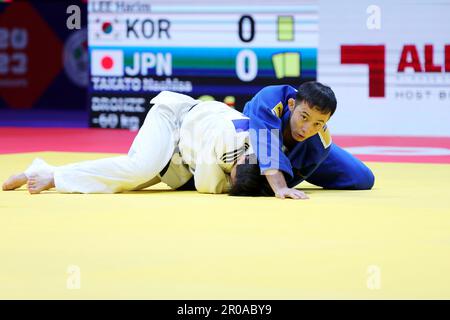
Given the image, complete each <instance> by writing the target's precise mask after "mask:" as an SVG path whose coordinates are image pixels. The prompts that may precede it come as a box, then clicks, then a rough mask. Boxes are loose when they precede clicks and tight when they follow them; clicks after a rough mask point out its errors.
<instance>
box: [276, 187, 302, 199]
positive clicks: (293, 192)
mask: <svg viewBox="0 0 450 320" xmlns="http://www.w3.org/2000/svg"><path fill="white" fill-rule="evenodd" d="M275 196H276V197H277V198H280V199H285V198H291V199H302V200H305V199H309V197H308V196H307V195H306V194H305V193H304V192H303V191H300V190H297V189H294V188H281V189H279V190H277V192H276V193H275Z"/></svg>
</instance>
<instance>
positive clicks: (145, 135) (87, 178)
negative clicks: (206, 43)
mask: <svg viewBox="0 0 450 320" xmlns="http://www.w3.org/2000/svg"><path fill="white" fill-rule="evenodd" d="M199 102H200V101H198V100H195V99H193V98H191V97H189V96H186V95H183V94H179V93H175V92H169V91H162V92H161V93H160V94H158V95H157V96H156V97H155V98H153V99H152V100H151V103H153V104H154V106H153V107H152V108H151V109H150V111H149V112H148V114H147V116H146V118H145V121H144V124H143V125H142V127H141V129H140V130H139V132H138V134H137V136H136V137H135V139H134V141H133V144H132V146H131V148H130V150H129V152H128V154H127V155H123V156H118V157H112V158H106V159H99V160H92V161H83V162H79V163H74V164H69V165H64V166H59V167H54V166H50V165H48V164H47V163H45V162H44V161H43V160H41V159H36V160H35V161H33V163H32V165H31V166H30V167H29V168H28V169H27V170H26V171H25V175H26V176H27V177H30V176H31V175H33V174H39V173H40V172H44V171H49V172H53V174H54V181H55V187H56V190H57V191H58V192H63V193H116V192H122V191H127V190H138V189H142V188H145V187H148V186H150V185H152V184H155V183H158V182H160V181H161V177H160V176H159V173H160V172H161V170H162V169H163V168H164V167H165V166H166V165H167V164H168V163H169V161H170V160H171V158H172V156H175V155H177V154H176V153H175V155H174V151H175V148H176V147H177V145H178V141H179V130H180V127H181V123H182V121H183V119H184V116H185V115H186V114H187V112H188V111H189V109H190V108H191V107H192V106H194V105H195V104H197V103H199ZM172 167H173V166H172V164H171V166H170V168H172ZM172 175H173V174H172ZM175 176H176V178H177V179H178V180H182V181H176V182H173V183H170V182H169V183H168V184H169V185H170V186H171V187H174V188H176V187H179V186H181V185H182V184H184V182H186V181H188V180H189V178H190V177H191V176H192V175H191V174H190V172H189V171H188V169H186V170H185V171H183V172H182V174H181V175H180V174H178V175H175ZM162 180H163V181H164V179H162ZM164 182H166V181H164Z"/></svg>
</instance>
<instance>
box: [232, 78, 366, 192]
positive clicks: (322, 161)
mask: <svg viewBox="0 0 450 320" xmlns="http://www.w3.org/2000/svg"><path fill="white" fill-rule="evenodd" d="M336 105H337V102H336V97H335V95H334V92H333V91H332V90H331V88H329V87H327V86H325V85H323V84H321V83H319V82H306V83H304V84H302V85H301V86H300V87H299V88H298V90H296V89H295V88H293V87H291V86H289V85H276V86H268V87H265V88H263V89H262V90H261V91H259V92H258V93H257V94H256V95H255V96H254V97H253V99H252V100H250V101H249V102H247V103H246V105H245V107H244V111H243V113H244V115H246V116H247V117H249V118H250V141H251V144H252V146H253V149H254V152H255V155H254V156H253V158H252V155H246V157H245V158H243V159H239V160H238V165H237V167H236V177H235V179H236V183H235V184H234V186H233V188H232V189H231V191H230V194H231V195H242V196H244V195H245V196H264V195H265V196H269V195H275V196H276V197H278V198H293V199H306V198H308V197H307V196H306V194H305V193H304V192H302V191H300V190H297V189H295V188H294V187H295V186H296V185H298V184H299V183H300V182H302V181H305V180H306V181H308V182H310V183H312V184H314V185H317V186H320V187H323V188H325V189H345V190H367V189H371V188H372V187H373V185H374V180H375V178H374V175H373V173H372V171H371V170H370V169H369V168H368V167H367V166H366V165H365V164H364V163H362V162H361V161H360V160H358V159H357V158H355V157H354V156H353V155H351V154H350V153H348V152H347V151H345V150H343V149H342V148H340V147H339V146H337V145H336V144H334V143H333V142H332V140H331V135H330V131H329V128H328V127H327V121H328V120H329V119H330V117H331V116H332V115H333V113H334V112H335V110H336Z"/></svg>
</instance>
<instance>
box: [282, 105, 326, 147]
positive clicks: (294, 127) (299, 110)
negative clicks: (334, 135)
mask: <svg viewBox="0 0 450 320" xmlns="http://www.w3.org/2000/svg"><path fill="white" fill-rule="evenodd" d="M288 106H289V110H290V111H291V116H290V119H289V128H287V129H289V130H290V134H291V136H292V139H294V140H295V141H298V142H300V141H304V140H306V139H308V138H309V137H312V136H313V135H315V134H316V133H318V132H319V131H320V130H321V129H322V128H323V126H324V125H325V124H326V123H327V121H328V120H329V119H330V117H331V114H330V113H326V114H323V113H321V112H320V111H319V110H318V109H317V108H315V107H314V106H310V105H308V104H307V103H306V102H305V101H302V102H296V101H295V100H294V99H289V101H288Z"/></svg>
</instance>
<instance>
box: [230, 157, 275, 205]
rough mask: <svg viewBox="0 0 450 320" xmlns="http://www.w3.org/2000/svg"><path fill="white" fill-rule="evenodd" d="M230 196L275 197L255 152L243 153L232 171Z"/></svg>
mask: <svg viewBox="0 0 450 320" xmlns="http://www.w3.org/2000/svg"><path fill="white" fill-rule="evenodd" d="M230 180H231V189H230V191H229V195H230V196H248V197H273V196H274V195H275V194H274V192H273V190H272V188H271V187H270V185H269V183H268V181H267V179H266V177H265V175H263V174H261V169H260V167H259V164H258V160H257V158H256V155H255V154H254V153H251V154H243V155H241V156H240V157H239V158H238V159H237V161H236V163H235V165H234V166H233V168H232V169H231V172H230Z"/></svg>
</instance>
